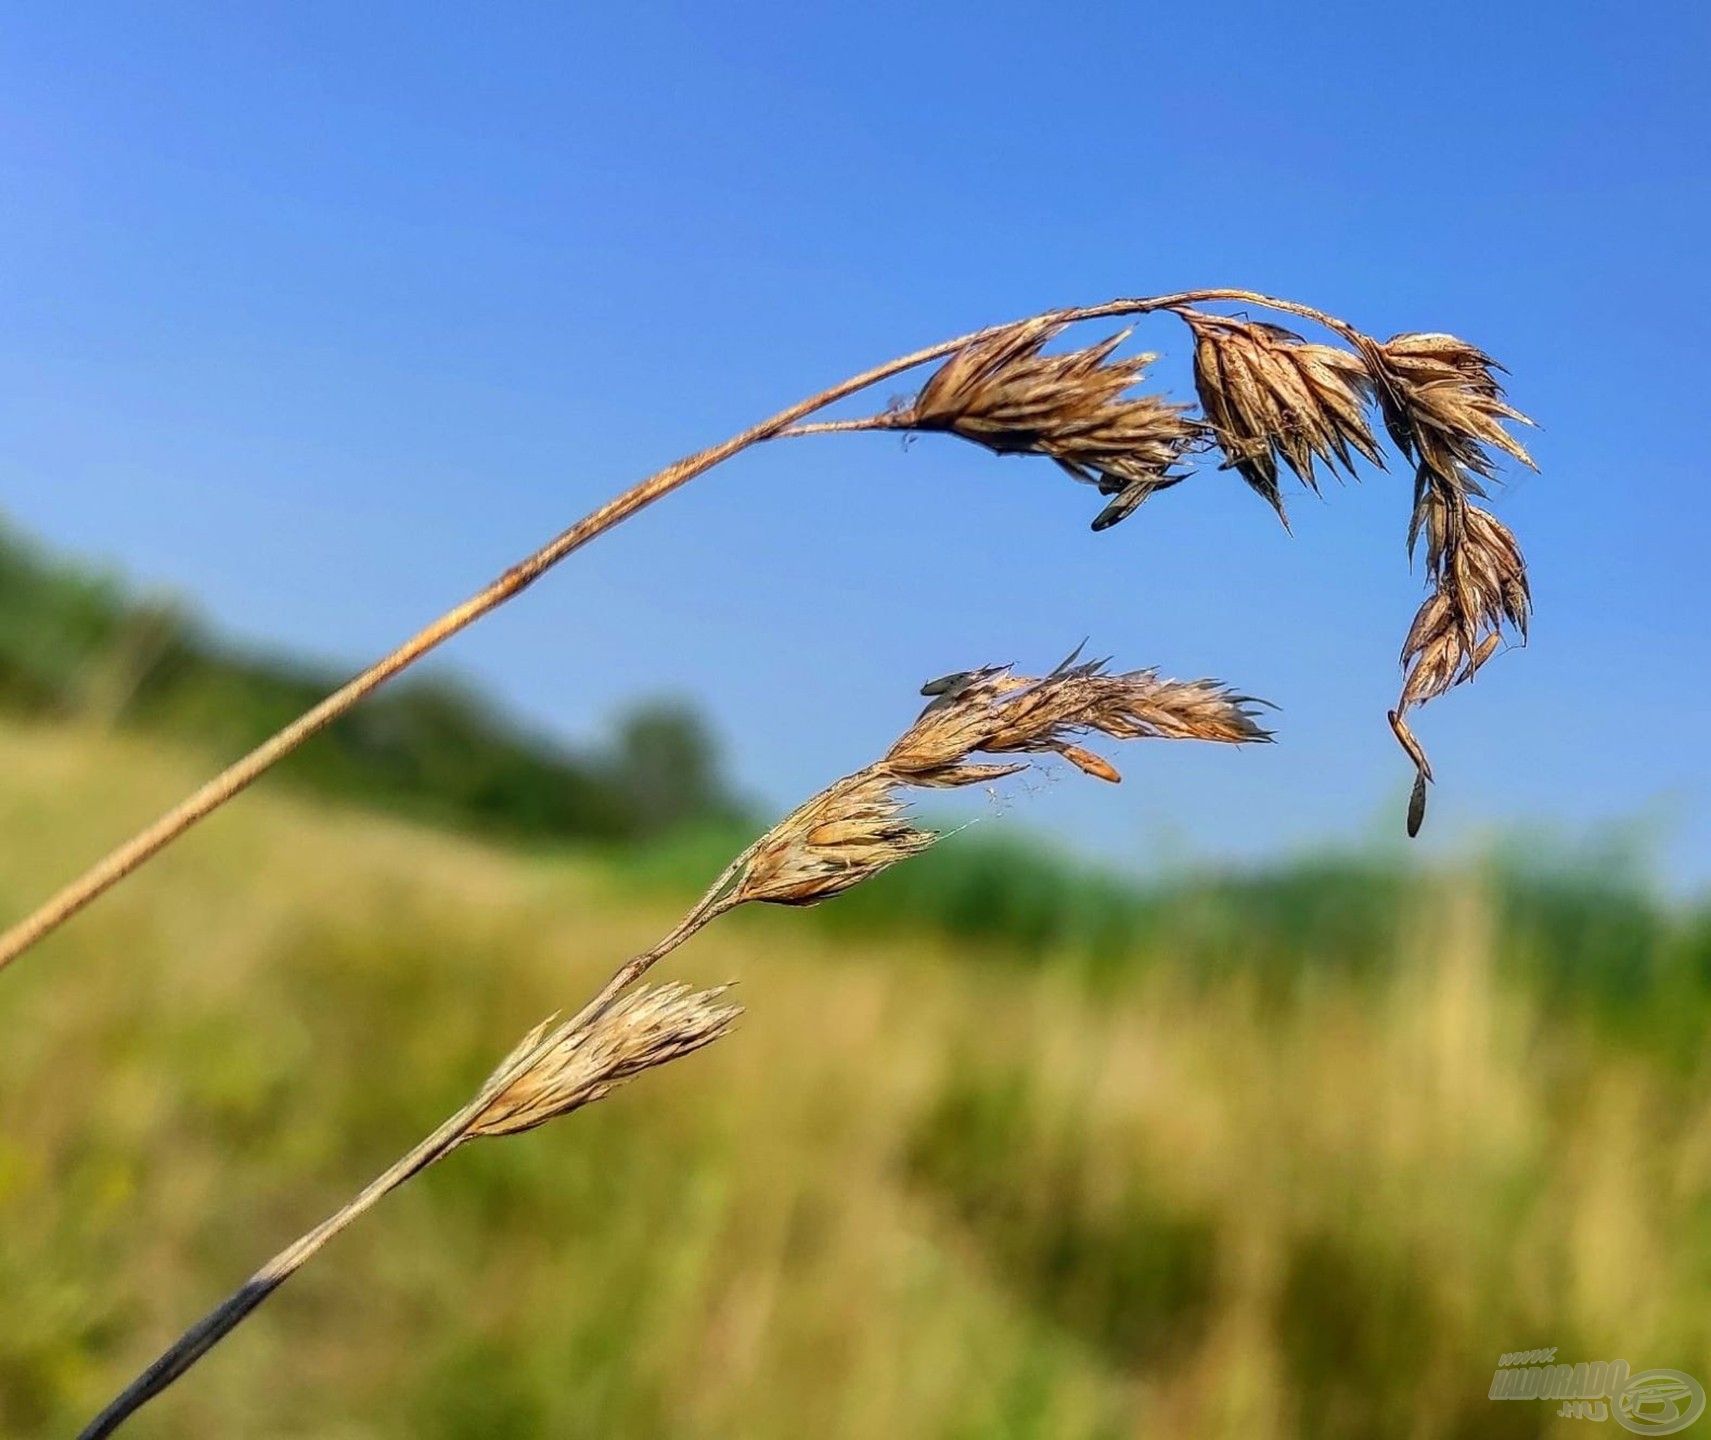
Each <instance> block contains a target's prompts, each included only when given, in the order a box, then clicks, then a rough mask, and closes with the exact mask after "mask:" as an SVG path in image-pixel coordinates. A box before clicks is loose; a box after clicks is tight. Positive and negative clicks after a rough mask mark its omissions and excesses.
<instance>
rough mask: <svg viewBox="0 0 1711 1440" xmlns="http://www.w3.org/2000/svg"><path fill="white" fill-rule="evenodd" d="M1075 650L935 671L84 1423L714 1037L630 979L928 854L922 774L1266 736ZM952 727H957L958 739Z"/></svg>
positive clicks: (1233, 701) (1228, 697)
mask: <svg viewBox="0 0 1711 1440" xmlns="http://www.w3.org/2000/svg"><path fill="white" fill-rule="evenodd" d="M1074 660H1075V657H1074V656H1071V657H1070V659H1069V660H1067V661H1065V662H1064V663H1063V664H1062V665H1060V666H1058V667H1057V669H1055V670H1053V671H1052V672H1051V674H1049V675H1047V676H1044V677H1042V678H1040V679H1028V678H1023V677H1019V676H1012V675H1011V674H1010V673H1009V669H1008V667H988V668H986V669H981V670H973V671H964V672H959V674H957V675H956V676H952V677H947V679H948V681H954V682H955V683H954V684H952V683H947V682H937V683H936V684H935V686H932V687H929V688H930V689H934V690H935V692H936V695H937V698H935V699H934V700H933V701H932V703H931V704H929V705H928V706H927V708H926V710H925V711H924V712H923V714H922V715H921V716H920V718H919V719H917V720H916V721H915V723H914V724H913V725H911V726H910V727H909V729H908V730H906V731H905V732H904V734H903V735H902V737H900V738H899V740H898V741H897V742H896V744H894V745H893V746H892V747H891V749H890V750H888V751H887V752H886V754H885V755H883V756H882V757H881V758H880V759H878V760H876V761H875V762H874V763H873V764H871V765H869V766H867V767H865V768H864V769H862V770H858V771H856V772H854V773H853V774H851V775H846V776H844V777H843V778H842V779H841V780H837V781H835V782H834V783H833V784H831V785H829V786H828V787H827V788H826V789H824V790H822V791H821V792H820V793H819V794H818V795H816V796H814V798H813V799H811V800H809V801H808V802H807V803H806V804H804V805H801V806H799V807H798V808H797V809H796V810H794V811H792V812H791V813H790V814H789V815H787V816H785V817H784V819H782V820H781V821H779V822H778V824H776V825H774V826H773V827H772V829H770V830H768V831H767V832H766V834H764V835H762V836H761V837H760V839H759V840H757V841H755V842H754V844H752V845H751V846H749V847H748V849H746V850H745V851H743V853H742V854H740V855H739V856H737V858H736V859H735V860H733V861H732V862H731V864H730V865H729V866H727V867H726V869H725V871H724V872H723V873H722V874H721V875H720V876H719V877H718V878H717V879H716V880H715V881H714V882H713V884H712V885H711V886H710V887H709V888H708V890H707V891H706V893H705V894H703V895H702V897H701V898H700V899H699V900H698V901H697V902H696V903H695V904H694V905H693V906H691V907H690V909H689V911H688V912H687V913H686V914H685V915H684V916H683V918H682V919H681V920H680V921H679V922H678V923H677V925H676V926H674V927H673V928H672V929H671V931H669V932H668V933H667V934H666V935H665V936H663V937H662V938H661V939H660V940H659V942H658V943H657V944H655V945H654V946H653V948H652V949H650V950H647V951H644V952H643V953H641V954H639V955H636V956H634V957H632V958H631V959H630V960H628V961H626V962H625V963H624V964H623V965H622V966H621V967H620V968H619V969H618V970H617V971H616V973H614V974H613V976H612V977H611V979H609V980H608V981H607V982H606V984H605V985H604V986H602V987H601V989H600V991H599V993H598V994H596V995H595V996H594V998H593V999H592V1000H590V1001H589V1002H588V1003H587V1004H586V1005H585V1006H583V1008H582V1009H581V1010H579V1011H578V1012H577V1013H576V1014H575V1015H573V1016H572V1017H571V1018H570V1019H568V1020H563V1021H560V1020H558V1019H557V1017H553V1018H550V1019H548V1020H545V1021H543V1022H542V1023H541V1024H539V1025H537V1026H536V1027H535V1028H534V1029H533V1030H531V1031H530V1032H529V1033H528V1034H527V1035H525V1036H524V1037H523V1039H522V1040H521V1041H520V1042H519V1043H518V1044H517V1045H516V1047H515V1048H514V1049H513V1050H512V1051H511V1053H510V1054H509V1055H507V1056H506V1057H505V1059H504V1060H502V1061H501V1062H500V1063H499V1065H498V1066H497V1067H496V1068H495V1069H494V1071H493V1072H492V1074H491V1075H489V1076H488V1078H487V1080H486V1082H485V1083H484V1084H483V1085H482V1086H481V1088H480V1090H479V1091H478V1092H477V1093H476V1095H475V1096H474V1098H473V1099H472V1100H471V1101H470V1102H469V1104H467V1105H465V1106H464V1107H463V1108H462V1109H461V1110H459V1111H458V1112H457V1113H456V1114H455V1115H453V1116H451V1117H450V1118H449V1119H447V1120H446V1121H445V1122H444V1123H443V1124H441V1125H440V1127H439V1128H438V1129H437V1130H435V1131H434V1132H433V1134H431V1135H429V1136H428V1137H427V1138H426V1139H425V1140H423V1141H422V1142H421V1143H420V1144H419V1145H417V1146H416V1147H415V1148H414V1149H413V1150H411V1151H410V1152H409V1153H408V1154H406V1155H404V1156H403V1157H402V1158H401V1159H399V1160H398V1161H397V1162H396V1163H395V1164H394V1165H393V1166H392V1167H391V1168H390V1169H388V1170H387V1171H386V1172H385V1173H384V1174H383V1175H380V1176H379V1177H377V1178H376V1179H375V1180H374V1181H372V1182H371V1183H370V1184H369V1185H368V1187H367V1188H366V1189H364V1190H363V1192H362V1193H361V1194H360V1195H358V1196H357V1197H356V1199H354V1200H352V1201H351V1202H350V1204H348V1205H346V1206H344V1207H343V1208H342V1209H340V1210H339V1211H338V1212H337V1213H335V1214H334V1215H332V1216H330V1217H329V1218H328V1219H327V1220H325V1221H323V1222H322V1223H321V1224H320V1225H318V1226H316V1228H315V1229H313V1230H311V1231H310V1232H309V1233H308V1234H306V1235H304V1236H303V1237H302V1238H301V1239H299V1240H297V1241H296V1242H294V1243H293V1244H291V1245H290V1246H288V1247H286V1249H284V1250H282V1251H281V1252H280V1253H279V1254H278V1255H276V1256H275V1257H274V1258H273V1259H272V1260H270V1261H269V1262H268V1263H267V1264H266V1265H264V1266H263V1267H262V1268H261V1269H260V1270H258V1271H257V1272H256V1273H255V1274H254V1275H253V1276H251V1277H250V1279H249V1280H248V1281H246V1282H245V1283H244V1285H243V1286H241V1287H240V1288H239V1289H238V1290H237V1291H236V1292H235V1293H234V1294H233V1295H232V1296H231V1297H230V1298H229V1299H227V1300H226V1301H225V1302H224V1303H222V1304H221V1305H220V1306H218V1307H217V1308H216V1309H214V1310H213V1311H211V1312H210V1313H209V1314H208V1315H207V1316H205V1317H204V1318H203V1319H202V1320H200V1321H198V1322H197V1323H196V1324H195V1325H193V1326H192V1327H191V1328H190V1329H189V1330H187V1331H186V1332H185V1333H184V1334H183V1335H182V1336H181V1337H180V1338H179V1339H178V1341H177V1342H175V1343H174V1344H173V1345H172V1346H171V1347H170V1348H169V1349H168V1350H167V1351H166V1352H165V1353H164V1354H162V1355H161V1356H160V1358H159V1359H158V1360H156V1361H155V1362H154V1363H153V1364H152V1365H150V1366H149V1367H148V1369H147V1370H145V1371H144V1372H143V1373H142V1374H141V1375H140V1376H138V1377H137V1379H136V1380H135V1381H133V1382H132V1383H131V1384H130V1385H129V1386H128V1387H127V1388H126V1389H125V1390H124V1391H123V1392H122V1393H121V1394H120V1395H119V1396H118V1397H117V1398H116V1399H115V1400H114V1401H113V1403H112V1404H110V1405H109V1406H108V1407H107V1408H106V1409H105V1410H103V1411H102V1412H101V1414H100V1415H99V1416H97V1417H96V1418H95V1420H93V1421H92V1422H91V1423H90V1424H89V1426H88V1427H87V1428H86V1429H85V1430H84V1431H83V1432H82V1436H81V1440H97V1437H100V1436H105V1435H110V1434H112V1433H113V1432H114V1431H115V1430H116V1429H118V1427H119V1426H120V1425H121V1424H122V1423H123V1422H124V1421H125V1419H126V1418H127V1417H129V1416H130V1415H132V1414H134V1413H135V1412H136V1411H137V1410H138V1409H140V1408H141V1407H142V1406H143V1405H145V1404H146V1403H147V1402H148V1401H149V1400H151V1399H153V1398H154V1397H155V1396H157V1395H159V1394H160V1393H161V1392H162V1391H163V1390H165V1389H166V1388H167V1387H168V1386H169V1385H171V1384H172V1382H173V1381H174V1380H176V1379H178V1377H179V1376H181V1375H183V1374H184V1373H185V1371H187V1370H188V1369H189V1368H190V1367H191V1366H192V1365H194V1364H195V1363H196V1361H197V1360H198V1359H200V1358H201V1357H202V1356H203V1355H204V1354H206V1353H207V1352H208V1351H209V1350H210V1349H211V1348H212V1347H213V1346H214V1345H216V1344H217V1343H218V1342H219V1341H220V1340H221V1339H222V1338H223V1337H224V1336H226V1335H227V1334H229V1333H230V1332H231V1331H232V1330H233V1329H235V1328H236V1327H237V1326H238V1325H239V1324H240V1323H241V1322H242V1321H243V1320H244V1318H245V1317H246V1316H248V1315H249V1314H250V1313H251V1312H252V1311H253V1310H254V1309H255V1308H256V1307H257V1306H258V1305H260V1304H261V1302H262V1301H263V1300H265V1299H266V1298H267V1297H268V1296H269V1295H271V1294H272V1293H273V1292H274V1291H275V1290H276V1289H278V1288H279V1286H280V1285H282V1284H283V1283H284V1282H285V1281H286V1280H287V1279H289V1278H290V1277H291V1276H292V1275H293V1274H295V1273H296V1272H297V1271H298V1270H300V1269H301V1268H302V1267H303V1265H304V1264H306V1263H307V1262H308V1261H309V1259H310V1258H311V1257H312V1256H314V1255H315V1253H316V1252H317V1251H319V1250H320V1249H321V1248H322V1247H323V1246H324V1245H325V1244H326V1243H327V1242H328V1241H329V1240H331V1239H332V1238H333V1236H334V1235H336V1234H338V1233H339V1232H340V1231H341V1230H343V1229H345V1227H346V1226H348V1225H349V1224H350V1223H351V1222H352V1221H353V1220H355V1219H356V1218H357V1217H358V1216H359V1215H362V1214H363V1213H365V1212H366V1211H367V1210H369V1209H370V1208H371V1207H372V1206H373V1205H374V1204H375V1203H376V1202H377V1201H378V1200H380V1199H381V1198H382V1197H383V1196H385V1195H387V1194H389V1193H391V1192H392V1191H393V1190H396V1189H397V1188H398V1187H399V1186H400V1185H402V1184H403V1183H404V1182H405V1181H406V1180H409V1179H410V1178H411V1177H412V1176H415V1175H419V1174H420V1173H421V1172H422V1171H423V1170H425V1169H427V1168H428V1167H429V1166H430V1165H433V1164H435V1163H437V1162H438V1161H440V1160H442V1159H444V1158H445V1157H446V1156H447V1155H449V1154H451V1152H452V1151H453V1150H455V1149H457V1148H458V1146H460V1145H462V1144H464V1143H465V1142H466V1141H469V1140H474V1139H479V1138H483V1137H501V1136H506V1135H515V1134H519V1133H521V1132H523V1131H525V1130H532V1129H534V1128H536V1127H537V1126H539V1125H544V1124H545V1123H546V1122H547V1121H549V1120H552V1119H554V1118H556V1117H557V1116H560V1115H566V1114H569V1113H570V1112H571V1111H573V1110H578V1109H580V1108H581V1107H582V1106H584V1105H588V1104H592V1103H593V1102H594V1101H596V1100H599V1099H601V1098H602V1097H603V1096H605V1095H607V1094H608V1093H610V1091H611V1090H612V1089H613V1088H614V1087H616V1086H618V1085H621V1084H622V1083H623V1082H624V1081H626V1080H628V1079H630V1078H632V1077H633V1076H635V1075H638V1074H640V1073H641V1072H642V1071H644V1070H649V1069H653V1068H655V1067H657V1066H660V1065H664V1064H667V1063H669V1062H670V1061H672V1060H674V1059H677V1058H678V1057H679V1056H682V1055H687V1054H689V1053H691V1052H693V1051H695V1050H699V1049H702V1048H704V1047H705V1046H707V1045H710V1044H712V1043H713V1042H714V1041H715V1040H717V1039H719V1038H720V1037H722V1036H724V1035H725V1034H727V1033H728V1032H729V1031H730V1028H731V1026H732V1024H733V1023H734V1022H735V1020H736V1018H737V1016H738V1015H739V1014H740V1013H741V1010H740V1007H738V1006H735V1005H729V1004H726V1003H724V996H725V989H724V988H723V987H720V988H717V989H713V990H705V991H695V990H691V989H690V988H689V987H688V986H685V985H681V984H669V985H663V986H659V987H657V988H654V989H647V988H645V987H641V988H635V989H631V988H630V987H631V986H632V985H634V984H635V982H637V981H638V980H639V979H640V978H641V977H642V975H644V974H645V973H646V972H647V971H648V970H649V969H651V968H652V967H653V966H654V965H655V964H657V963H658V961H660V960H661V959H663V958H664V957H665V956H666V955H668V954H670V953H671V951H673V950H675V949H676V948H677V947H678V946H679V945H681V944H683V943H684V942H685V941H686V940H688V939H689V938H690V937H691V936H692V935H694V934H695V933H696V932H697V931H699V930H701V929H703V928H704V927H705V926H707V925H708V924H710V923H711V922H712V921H713V920H714V919H716V918H717V917H719V916H720V915H723V914H724V913H725V912H727V911H729V910H732V909H735V908H736V907H737V906H739V905H744V904H748V903H750V902H759V903H767V904H778V905H811V904H814V903H816V902H818V901H820V900H824V899H827V898H829V897H830V896H833V895H837V894H840V893H842V892H843V891H845V890H848V889H850V888H851V887H852V886H855V885H858V884H860V883H861V882H862V881H863V880H866V879H868V878H869V877H870V876H873V875H876V874H878V873H879V872H880V871H882V870H885V869H887V868H889V867H890V866H892V865H895V864H896V863H897V862H898V861H900V860H906V859H908V858H909V857H910V856H911V855H915V854H919V853H920V852H921V851H922V850H924V849H926V848H927V847H928V846H929V845H931V844H933V842H934V841H936V840H937V839H938V838H939V837H938V836H937V835H936V834H935V833H934V832H932V831H930V830H923V829H920V828H918V827H916V826H915V825H913V824H912V823H911V822H910V821H909V820H908V818H907V816H906V815H905V813H904V807H903V802H902V801H901V800H900V799H899V798H898V796H897V791H898V790H899V789H900V788H902V787H904V786H911V785H928V786H943V785H970V784H974V783H977V782H978V781H982V780H987V779H991V778H994V777H996V776H998V775H1008V774H1012V773H1014V772H1015V771H1017V770H1020V769H1024V768H1026V762H1020V763H1012V764H1005V765H996V766H994V765H982V764H979V763H977V762H973V761H971V760H970V758H969V757H970V756H971V755H973V754H974V753H976V752H978V751H982V750H995V749H996V750H998V751H999V752H1000V753H1028V754H1044V753H1056V754H1064V755H1068V756H1069V758H1071V759H1074V760H1075V761H1076V763H1077V764H1078V765H1080V766H1081V768H1083V769H1085V770H1087V771H1088V772H1089V773H1090V774H1095V775H1100V776H1101V777H1102V778H1106V779H1115V778H1116V772H1115V771H1112V770H1111V769H1110V767H1109V766H1108V765H1106V764H1105V762H1104V761H1102V760H1099V759H1098V758H1097V757H1094V756H1091V755H1089V754H1087V752H1085V751H1082V752H1078V753H1079V757H1080V758H1077V754H1072V753H1071V752H1072V751H1074V750H1075V748H1076V747H1073V746H1070V745H1069V744H1068V737H1069V736H1071V735H1081V734H1085V733H1086V732H1087V731H1089V730H1097V731H1100V732H1102V733H1104V734H1106V735H1110V736H1113V737H1114V738H1118V739H1133V738H1139V737H1147V736H1152V737H1162V738H1171V739H1208V740H1220V741H1229V742H1238V743H1239V742H1242V741H1252V740H1264V739H1267V738H1269V737H1267V735H1266V734H1265V732H1264V731H1262V730H1260V729H1259V728H1258V727H1257V726H1256V725H1254V724H1253V722H1252V719H1251V716H1250V707H1251V706H1252V705H1253V704H1255V703H1257V702H1254V701H1251V700H1249V699H1247V698H1246V697H1242V696H1235V695H1232V694H1230V693H1229V692H1228V691H1226V690H1225V689H1224V687H1222V686H1220V685H1217V684H1215V683H1214V682H1211V681H1194V682H1189V683H1186V684H1184V683H1178V682H1175V681H1169V680H1160V679H1159V678H1158V677H1157V676H1155V675H1154V674H1153V673H1152V672H1151V671H1135V672H1131V673H1130V674H1127V675H1104V674H1102V673H1101V671H1102V669H1103V666H1102V663H1101V662H1091V663H1086V664H1079V665H1078V664H1075V663H1074ZM953 737H954V738H953Z"/></svg>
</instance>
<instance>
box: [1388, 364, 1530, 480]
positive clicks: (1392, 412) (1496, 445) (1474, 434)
mask: <svg viewBox="0 0 1711 1440" xmlns="http://www.w3.org/2000/svg"><path fill="white" fill-rule="evenodd" d="M1361 352H1362V354H1363V355H1364V357H1365V359H1366V366H1367V371H1368V373H1369V374H1370V375H1371V376H1372V381H1373V387H1374V390H1375V391H1376V393H1377V396H1378V403H1379V408H1380V410H1381V411H1382V413H1383V415H1384V425H1385V429H1387V430H1388V431H1389V432H1390V438H1391V439H1392V440H1394V441H1395V442H1396V448H1397V449H1398V450H1400V451H1401V452H1402V454H1403V455H1404V456H1405V457H1406V458H1408V459H1410V460H1413V461H1416V462H1417V463H1418V464H1419V465H1421V466H1422V467H1423V468H1425V469H1426V470H1429V471H1430V472H1431V473H1432V475H1434V476H1435V477H1436V478H1437V479H1438V480H1440V481H1441V482H1442V483H1444V484H1447V485H1454V486H1457V487H1458V488H1461V489H1465V490H1468V491H1470V492H1471V493H1473V494H1479V493H1480V490H1479V486H1478V482H1477V481H1473V480H1471V479H1470V476H1474V475H1477V476H1482V477H1484V478H1486V479H1490V478H1491V477H1492V476H1493V475H1495V474H1496V463H1495V460H1494V458H1493V456H1492V451H1493V450H1501V451H1503V452H1505V453H1506V454H1508V455H1511V456H1513V457H1514V458H1515V459H1516V460H1519V461H1520V462H1521V463H1522V464H1523V465H1527V466H1531V467H1532V468H1533V469H1537V468H1538V467H1537V466H1536V465H1534V464H1533V457H1532V456H1531V455H1529V454H1528V453H1527V452H1526V450H1525V449H1524V448H1523V447H1522V445H1521V444H1520V442H1519V441H1517V440H1516V439H1515V438H1514V436H1512V435H1511V434H1510V433H1509V432H1508V431H1507V430H1505V429H1504V428H1503V422H1505V421H1517V422H1519V423H1520V424H1523V425H1531V424H1532V423H1533V422H1532V421H1531V420H1529V419H1528V418H1527V417H1526V416H1525V415H1523V414H1522V413H1521V412H1520V411H1519V410H1517V409H1515V408H1514V407H1513V406H1511V405H1509V404H1507V403H1506V402H1505V401H1504V399H1503V387H1502V386H1501V385H1500V384H1499V383H1498V381H1497V376H1496V372H1497V371H1498V370H1500V369H1501V368H1502V367H1501V366H1500V365H1498V364H1497V362H1496V361H1495V360H1493V359H1492V358H1491V357H1490V356H1489V355H1487V354H1486V353H1485V352H1484V351H1483V350H1480V349H1478V348H1477V347H1476V346H1473V345H1470V344H1468V343H1467V342H1466V341H1465V340H1458V339H1457V338H1456V337H1455V336H1453V335H1438V334H1403V335H1393V336H1391V338H1390V339H1388V340H1386V341H1384V342H1383V343H1382V344H1381V343H1380V342H1378V341H1377V340H1372V339H1370V338H1365V337H1363V338H1362V340H1361Z"/></svg>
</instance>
